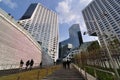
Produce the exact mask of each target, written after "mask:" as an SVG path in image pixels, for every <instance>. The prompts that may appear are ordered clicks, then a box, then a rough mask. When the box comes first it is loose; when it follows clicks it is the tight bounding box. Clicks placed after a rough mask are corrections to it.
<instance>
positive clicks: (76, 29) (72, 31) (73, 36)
mask: <svg viewBox="0 0 120 80" xmlns="http://www.w3.org/2000/svg"><path fill="white" fill-rule="evenodd" d="M82 43H83V40H82V35H81V31H80V26H79V24H73V25H72V26H71V27H70V28H69V38H68V39H67V40H64V41H62V42H60V43H59V48H60V49H59V55H64V54H66V53H64V52H63V51H62V49H63V48H64V47H65V46H68V44H71V45H72V49H74V48H78V47H80V45H81V44H82ZM65 50H67V51H65V52H68V50H69V49H66V48H65ZM62 57H63V56H59V58H62Z"/></svg>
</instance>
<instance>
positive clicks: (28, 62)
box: [26, 60, 30, 69]
mask: <svg viewBox="0 0 120 80" xmlns="http://www.w3.org/2000/svg"><path fill="white" fill-rule="evenodd" d="M29 65H30V60H28V61H27V62H26V69H28V66H29Z"/></svg>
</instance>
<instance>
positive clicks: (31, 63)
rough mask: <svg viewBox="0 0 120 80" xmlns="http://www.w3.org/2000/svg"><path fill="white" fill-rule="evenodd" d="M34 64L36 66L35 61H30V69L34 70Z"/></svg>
mask: <svg viewBox="0 0 120 80" xmlns="http://www.w3.org/2000/svg"><path fill="white" fill-rule="evenodd" d="M33 64H34V61H33V59H31V61H30V69H32V67H33Z"/></svg>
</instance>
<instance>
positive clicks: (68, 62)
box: [66, 59, 71, 69]
mask: <svg viewBox="0 0 120 80" xmlns="http://www.w3.org/2000/svg"><path fill="white" fill-rule="evenodd" d="M70 63H71V61H70V59H67V62H66V64H67V67H68V69H70Z"/></svg>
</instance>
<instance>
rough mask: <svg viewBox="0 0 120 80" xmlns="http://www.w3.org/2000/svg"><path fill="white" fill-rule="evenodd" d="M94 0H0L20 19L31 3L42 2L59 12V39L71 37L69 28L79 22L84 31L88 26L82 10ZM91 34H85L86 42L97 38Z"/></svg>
mask: <svg viewBox="0 0 120 80" xmlns="http://www.w3.org/2000/svg"><path fill="white" fill-rule="evenodd" d="M91 1H92V0H0V8H2V9H3V10H5V11H6V12H7V13H11V15H12V16H14V18H15V19H16V20H18V19H19V18H20V17H21V16H22V15H23V14H24V12H25V11H26V9H27V8H28V6H29V5H30V4H31V3H37V2H39V3H42V4H43V5H44V6H46V7H48V8H49V9H52V10H53V11H55V12H57V14H58V17H59V41H63V40H65V39H67V38H69V32H68V29H69V28H70V27H71V25H72V24H76V23H77V24H79V25H80V29H81V31H82V33H83V32H84V31H87V30H86V26H85V23H84V20H83V17H82V13H81V11H82V10H83V9H84V8H85V7H86V6H87V5H88V4H89V3H90V2H91ZM95 39H96V38H94V37H90V36H87V35H85V36H83V40H84V42H86V41H91V40H95Z"/></svg>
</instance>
